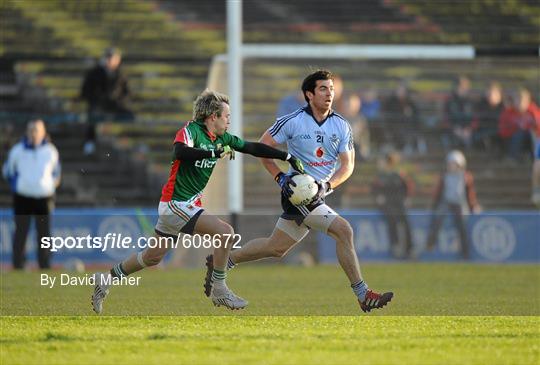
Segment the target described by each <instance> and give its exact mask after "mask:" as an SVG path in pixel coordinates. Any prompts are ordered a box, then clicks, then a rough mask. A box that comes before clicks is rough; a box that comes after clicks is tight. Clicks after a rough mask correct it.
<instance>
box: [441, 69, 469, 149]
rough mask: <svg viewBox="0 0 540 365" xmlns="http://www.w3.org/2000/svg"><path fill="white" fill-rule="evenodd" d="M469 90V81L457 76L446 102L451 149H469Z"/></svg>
mask: <svg viewBox="0 0 540 365" xmlns="http://www.w3.org/2000/svg"><path fill="white" fill-rule="evenodd" d="M470 90H471V81H470V80H469V79H468V78H467V77H465V76H459V77H458V78H457V79H456V81H455V82H454V91H453V92H452V95H451V96H450V98H449V99H448V101H447V102H446V119H447V124H448V128H449V129H450V141H449V142H450V144H451V145H452V146H453V147H466V148H469V147H470V145H471V143H472V130H473V125H472V123H473V117H474V114H473V112H474V105H473V102H472V100H471V98H470V96H469V92H470ZM447 145H448V143H447Z"/></svg>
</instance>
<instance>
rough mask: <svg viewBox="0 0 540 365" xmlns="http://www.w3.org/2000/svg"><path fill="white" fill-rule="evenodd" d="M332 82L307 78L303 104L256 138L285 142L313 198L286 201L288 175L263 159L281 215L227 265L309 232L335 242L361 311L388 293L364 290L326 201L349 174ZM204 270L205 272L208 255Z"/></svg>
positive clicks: (346, 238)
mask: <svg viewBox="0 0 540 365" xmlns="http://www.w3.org/2000/svg"><path fill="white" fill-rule="evenodd" d="M333 78H334V76H333V75H332V73H330V72H329V71H326V70H319V71H316V72H314V73H312V74H310V75H308V76H307V77H306V78H305V79H304V82H303V83H302V92H303V94H304V98H305V100H306V102H307V104H306V106H305V107H303V108H300V109H298V110H297V111H295V112H293V113H291V114H288V115H285V116H283V117H281V118H278V119H277V120H276V122H275V123H274V124H273V125H272V126H271V127H270V128H269V129H268V130H267V131H266V132H265V133H264V134H263V136H262V137H261V139H260V142H262V143H265V144H267V145H269V146H274V147H275V146H277V145H279V144H281V143H287V147H288V151H289V153H291V154H294V155H295V156H296V157H297V158H299V159H300V160H301V161H302V163H303V164H304V169H305V171H306V173H307V174H309V175H311V176H313V177H314V178H315V179H316V180H317V184H318V185H319V192H318V194H317V196H316V197H315V199H314V200H313V201H312V202H311V203H310V204H308V205H306V206H294V205H292V204H291V203H290V202H289V199H288V197H287V191H288V190H290V189H288V184H289V183H290V174H289V173H291V171H290V170H289V173H287V174H285V173H283V172H282V171H281V170H280V168H279V167H278V166H277V164H276V163H275V162H274V161H272V160H269V159H262V163H263V165H264V167H265V168H266V169H267V170H268V172H269V173H270V174H271V175H272V176H273V177H274V178H275V180H276V181H277V182H278V184H279V185H280V186H281V188H282V196H281V205H282V207H283V214H282V215H281V217H280V218H279V219H278V222H277V224H276V227H275V229H274V231H273V232H272V234H271V236H270V237H266V238H257V239H254V240H252V241H249V242H248V243H246V244H245V245H244V246H243V247H242V248H241V249H239V250H236V251H232V252H231V255H230V259H229V264H228V267H229V268H232V267H234V265H236V264H238V263H241V262H247V261H253V260H259V259H263V258H267V257H283V256H284V255H285V254H286V253H287V252H288V251H289V250H290V249H291V248H292V247H293V246H294V245H295V244H297V243H298V242H300V241H301V240H302V239H303V238H304V237H305V236H306V235H307V234H308V232H309V230H310V229H314V230H317V231H320V232H323V233H325V234H328V235H329V236H331V237H332V238H333V239H335V241H336V251H337V256H338V260H339V263H340V265H341V267H342V269H343V271H344V272H345V274H346V275H347V277H348V278H349V281H350V283H351V287H352V289H353V292H354V293H355V295H356V296H357V298H358V302H359V303H360V307H361V309H362V310H363V311H364V312H369V311H370V310H371V309H375V308H382V307H383V306H384V305H386V304H387V303H388V302H389V301H390V300H391V299H392V296H393V293H391V292H388V293H384V294H378V293H375V292H374V291H372V290H370V289H368V287H367V284H366V283H365V282H364V280H363V278H362V274H361V272H360V265H359V263H358V258H357V257H356V252H355V249H354V244H353V230H352V228H351V226H350V224H349V223H348V222H347V221H346V220H345V219H344V218H343V217H341V216H339V214H337V213H336V212H335V211H334V210H333V209H332V208H330V207H329V206H328V205H326V203H325V196H326V195H327V194H328V193H329V192H330V191H331V190H332V189H335V188H337V187H338V186H339V185H341V184H342V183H343V182H345V181H346V180H347V179H348V178H349V177H350V176H351V174H352V172H353V170H354V146H353V137H352V133H351V127H350V124H349V122H348V121H347V120H345V119H344V118H343V117H342V116H341V115H339V114H337V113H335V112H334V111H333V110H332V102H333V100H334V82H333ZM338 166H339V167H338ZM336 168H337V169H336ZM207 266H208V269H209V272H210V270H211V260H210V257H209V258H208V260H207ZM207 277H208V275H207ZM211 286H212V282H211V280H209V279H208V278H207V280H206V282H205V288H206V292H208V291H209V288H211Z"/></svg>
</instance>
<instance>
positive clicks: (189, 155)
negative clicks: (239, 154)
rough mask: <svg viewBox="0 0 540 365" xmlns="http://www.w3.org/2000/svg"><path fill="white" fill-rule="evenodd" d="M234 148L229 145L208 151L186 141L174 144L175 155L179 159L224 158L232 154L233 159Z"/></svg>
mask: <svg viewBox="0 0 540 365" xmlns="http://www.w3.org/2000/svg"><path fill="white" fill-rule="evenodd" d="M233 152H234V151H233V150H232V149H231V148H230V147H229V146H225V147H221V148H219V149H217V150H215V151H213V150H211V151H207V150H203V149H202V148H195V147H189V146H188V145H186V144H185V143H181V142H176V143H175V144H174V156H175V158H176V159H177V160H183V161H196V160H204V159H205V158H223V157H225V156H230V157H231V159H233V157H232V156H233Z"/></svg>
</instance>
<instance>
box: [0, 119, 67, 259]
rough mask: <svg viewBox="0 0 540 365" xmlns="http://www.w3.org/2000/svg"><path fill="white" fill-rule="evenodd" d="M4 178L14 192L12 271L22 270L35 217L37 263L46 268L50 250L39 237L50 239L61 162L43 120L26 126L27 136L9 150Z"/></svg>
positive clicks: (34, 121) (4, 168)
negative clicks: (30, 228)
mask: <svg viewBox="0 0 540 365" xmlns="http://www.w3.org/2000/svg"><path fill="white" fill-rule="evenodd" d="M3 175H4V177H5V178H6V179H7V180H8V182H9V183H10V186H11V190H12V192H13V210H14V215H15V235H14V238H13V257H12V260H13V268H14V269H22V268H24V263H25V245H26V236H27V235H28V229H29V227H30V220H31V218H32V216H35V218H36V230H37V247H38V264H39V267H40V268H41V269H48V268H49V267H50V251H49V249H44V248H41V245H40V242H41V237H45V236H50V213H51V212H52V209H53V205H54V194H55V191H56V188H57V187H58V185H59V184H60V161H59V157H58V150H57V149H56V147H55V146H54V145H53V144H52V143H51V142H50V141H49V140H48V138H47V131H46V129H45V124H44V123H43V121H42V120H40V119H38V120H33V121H30V122H29V123H28V125H27V130H26V137H25V138H23V139H22V140H21V141H20V142H19V143H17V144H16V145H14V146H13V147H12V148H11V150H10V151H9V154H8V158H7V161H6V162H5V163H4V167H3Z"/></svg>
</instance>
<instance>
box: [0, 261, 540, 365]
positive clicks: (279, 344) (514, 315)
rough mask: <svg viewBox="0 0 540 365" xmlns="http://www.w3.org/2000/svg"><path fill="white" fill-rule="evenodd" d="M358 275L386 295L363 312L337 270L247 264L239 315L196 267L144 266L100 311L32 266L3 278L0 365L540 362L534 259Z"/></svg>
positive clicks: (372, 269) (539, 291) (237, 280)
mask: <svg viewBox="0 0 540 365" xmlns="http://www.w3.org/2000/svg"><path fill="white" fill-rule="evenodd" d="M59 274H60V273H57V272H51V273H50V275H59ZM364 275H365V277H366V279H367V281H368V282H369V284H370V286H371V287H373V288H374V289H377V290H379V289H380V290H386V289H391V290H393V291H394V293H395V298H394V300H393V301H392V302H391V303H390V305H389V306H388V307H385V308H384V309H383V310H378V311H374V312H372V313H371V314H369V315H365V314H363V313H361V311H360V309H359V307H358V304H357V303H356V302H355V300H354V297H353V295H352V293H351V291H350V288H348V286H347V281H346V279H345V276H344V274H343V273H342V272H341V270H340V269H339V268H338V267H333V266H319V267H314V268H297V267H285V266H248V265H246V266H244V267H239V268H237V269H234V270H233V271H232V272H231V273H230V275H229V285H230V286H231V288H234V289H235V291H237V292H238V293H239V294H241V295H242V296H244V297H245V298H246V299H248V300H249V301H250V306H249V307H248V308H247V309H246V310H245V311H241V312H238V311H236V312H230V311H226V310H225V309H224V308H214V307H213V306H212V305H211V303H210V302H209V301H208V299H207V298H206V297H204V295H203V294H202V282H201V278H202V276H203V271H202V270H170V271H169V270H166V271H159V270H149V271H147V272H143V273H142V274H141V276H142V279H141V285H140V286H139V287H118V288H113V289H112V290H111V294H110V295H109V297H108V298H107V300H106V302H105V310H104V314H105V315H106V316H101V317H98V316H95V315H93V312H91V309H90V293H91V291H92V288H91V287H86V286H80V287H55V288H53V289H47V288H44V287H41V286H40V285H39V273H2V282H1V297H0V298H1V314H2V317H1V339H0V350H1V351H0V363H1V364H2V365H4V364H75V363H77V364H96V363H98V364H113V363H115V364H116V363H145V364H154V363H155V364H162V363H164V362H170V363H175V364H177V363H186V364H193V363H205V364H210V363H211V364H229V363H230V364H238V363H243V364H246V363H257V364H259V363H262V364H273V363H277V364H303V363H323V364H334V363H335V364H354V363H379V364H538V363H539V361H540V341H539V340H540V320H539V317H538V315H539V314H540V285H539V284H540V271H539V268H538V266H537V265H519V266H518V265H515V266H514V265H512V266H510V265H467V264H371V265H364Z"/></svg>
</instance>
